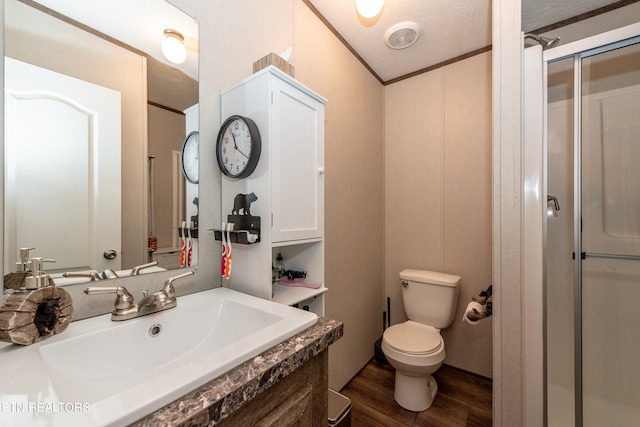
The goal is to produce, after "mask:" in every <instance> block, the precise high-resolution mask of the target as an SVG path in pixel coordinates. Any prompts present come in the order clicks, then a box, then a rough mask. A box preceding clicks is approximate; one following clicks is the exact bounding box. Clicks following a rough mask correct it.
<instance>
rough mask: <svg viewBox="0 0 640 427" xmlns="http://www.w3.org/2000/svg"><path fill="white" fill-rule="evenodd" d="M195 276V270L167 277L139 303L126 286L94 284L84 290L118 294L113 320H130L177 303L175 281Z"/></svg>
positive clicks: (98, 293)
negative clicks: (155, 290) (159, 287)
mask: <svg viewBox="0 0 640 427" xmlns="http://www.w3.org/2000/svg"><path fill="white" fill-rule="evenodd" d="M189 276H193V271H187V272H186V273H182V274H179V275H177V276H173V277H170V278H168V279H167V281H166V282H164V286H163V287H162V289H160V290H159V291H158V292H156V293H154V294H152V295H146V296H144V297H143V298H142V299H141V300H140V302H138V304H136V303H135V302H134V299H133V296H132V295H131V294H130V293H129V291H127V289H126V288H125V287H124V286H104V287H102V286H94V287H89V288H87V289H85V290H84V293H85V294H87V295H101V294H116V301H115V310H113V311H112V312H111V320H113V321H121V320H129V319H133V318H135V317H140V316H144V315H147V314H151V313H156V312H158V311H163V310H168V309H170V308H173V307H175V306H176V305H177V301H176V294H175V289H174V288H173V282H175V281H176V280H180V279H184V278H185V277H189Z"/></svg>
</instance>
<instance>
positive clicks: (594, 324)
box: [577, 44, 640, 427]
mask: <svg viewBox="0 0 640 427" xmlns="http://www.w3.org/2000/svg"><path fill="white" fill-rule="evenodd" d="M579 72H580V75H581V83H580V91H581V95H580V96H581V110H582V113H581V116H580V121H581V124H580V129H581V172H580V176H581V185H580V187H581V188H580V199H581V216H580V218H581V220H582V234H581V247H582V250H581V255H582V256H581V258H582V262H581V277H582V282H581V286H579V287H578V288H577V292H578V295H577V297H578V299H577V300H578V301H580V305H581V307H580V312H581V320H582V322H581V328H580V329H581V334H580V338H579V339H581V351H580V352H579V353H581V355H579V356H581V365H582V378H581V382H582V384H581V386H582V387H581V388H582V396H581V400H582V422H583V425H584V426H594V427H595V426H603V425H610V426H637V425H639V423H640V44H635V45H630V46H625V47H619V48H616V49H613V50H605V49H600V50H596V51H594V52H591V53H587V54H585V55H582V59H581V61H580V71H579Z"/></svg>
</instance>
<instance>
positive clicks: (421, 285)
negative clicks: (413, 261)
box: [400, 269, 460, 329]
mask: <svg viewBox="0 0 640 427" xmlns="http://www.w3.org/2000/svg"><path fill="white" fill-rule="evenodd" d="M400 281H401V284H402V302H403V303H404V312H405V314H406V315H407V317H408V318H409V320H413V321H415V322H419V323H423V324H425V325H430V326H433V327H434V328H438V329H445V328H448V327H449V326H450V325H451V322H453V318H454V316H455V314H456V306H457V304H458V292H459V286H460V277H459V276H454V275H451V274H445V273H439V272H436V271H425V270H411V269H406V270H402V271H401V272H400Z"/></svg>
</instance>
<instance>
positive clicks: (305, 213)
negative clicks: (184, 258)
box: [221, 66, 326, 315]
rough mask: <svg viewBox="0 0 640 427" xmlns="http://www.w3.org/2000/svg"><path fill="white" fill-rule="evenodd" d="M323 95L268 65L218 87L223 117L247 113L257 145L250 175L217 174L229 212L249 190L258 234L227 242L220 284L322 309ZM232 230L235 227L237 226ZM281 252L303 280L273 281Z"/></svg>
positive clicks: (321, 311) (319, 311) (224, 210)
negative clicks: (228, 255)
mask: <svg viewBox="0 0 640 427" xmlns="http://www.w3.org/2000/svg"><path fill="white" fill-rule="evenodd" d="M325 104H326V100H325V99H324V98H323V97H322V96H320V95H318V94H316V93H315V92H313V91H312V90H310V89H309V88H307V87H306V86H304V85H302V84H301V83H300V82H298V81H297V80H295V79H293V78H292V77H290V76H289V75H287V74H285V73H284V72H282V71H280V70H279V69H277V68H275V67H273V66H270V67H267V68H265V69H263V70H261V71H259V72H257V73H255V74H253V75H252V76H250V77H248V78H246V79H245V80H243V81H242V82H240V83H239V84H237V85H235V86H233V87H231V88H230V89H228V90H226V91H224V92H223V93H222V99H221V113H222V117H221V119H222V122H224V121H225V120H226V119H227V118H228V117H230V116H232V115H240V116H244V117H248V118H250V119H252V120H253V121H254V122H255V123H256V125H257V127H258V130H259V132H260V136H261V143H262V150H261V156H260V160H259V161H258V164H257V166H256V169H255V170H254V172H253V173H252V174H251V175H250V176H249V177H247V178H243V179H233V178H229V177H227V176H224V175H223V178H222V213H223V218H227V215H228V214H231V213H232V211H233V209H234V200H235V198H236V196H237V195H238V194H251V193H254V195H255V198H254V197H251V198H250V199H249V200H252V199H256V198H257V199H256V200H255V201H254V202H252V203H251V205H250V212H251V215H252V216H259V217H260V241H259V242H258V243H255V244H247V245H245V244H233V245H232V273H231V277H230V279H223V282H224V283H223V285H224V286H229V287H230V288H233V289H236V290H239V291H241V292H246V293H249V294H251V295H255V296H258V297H261V298H266V299H272V300H274V301H276V302H279V303H283V304H287V305H297V306H298V307H299V308H304V309H308V310H310V311H313V312H315V313H316V314H318V315H322V314H324V301H323V293H324V292H325V291H326V288H325V286H324V106H325ZM236 230H237V228H236ZM279 253H280V254H282V256H283V258H284V263H285V267H286V269H287V270H303V271H306V272H307V277H306V279H305V280H304V282H305V283H309V284H314V285H320V287H319V288H317V289H313V288H308V287H294V286H282V285H279V284H276V285H273V284H272V266H273V265H274V264H275V260H276V257H277V255H278V254H279Z"/></svg>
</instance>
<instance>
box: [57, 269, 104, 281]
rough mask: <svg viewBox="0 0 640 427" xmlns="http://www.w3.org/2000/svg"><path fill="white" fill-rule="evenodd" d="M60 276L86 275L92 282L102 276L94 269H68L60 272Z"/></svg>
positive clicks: (100, 278)
mask: <svg viewBox="0 0 640 427" xmlns="http://www.w3.org/2000/svg"><path fill="white" fill-rule="evenodd" d="M62 277H88V278H90V279H91V281H92V282H93V281H96V282H97V281H98V280H102V276H100V275H99V274H98V273H97V272H95V271H70V272H69V271H68V272H66V273H62Z"/></svg>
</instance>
